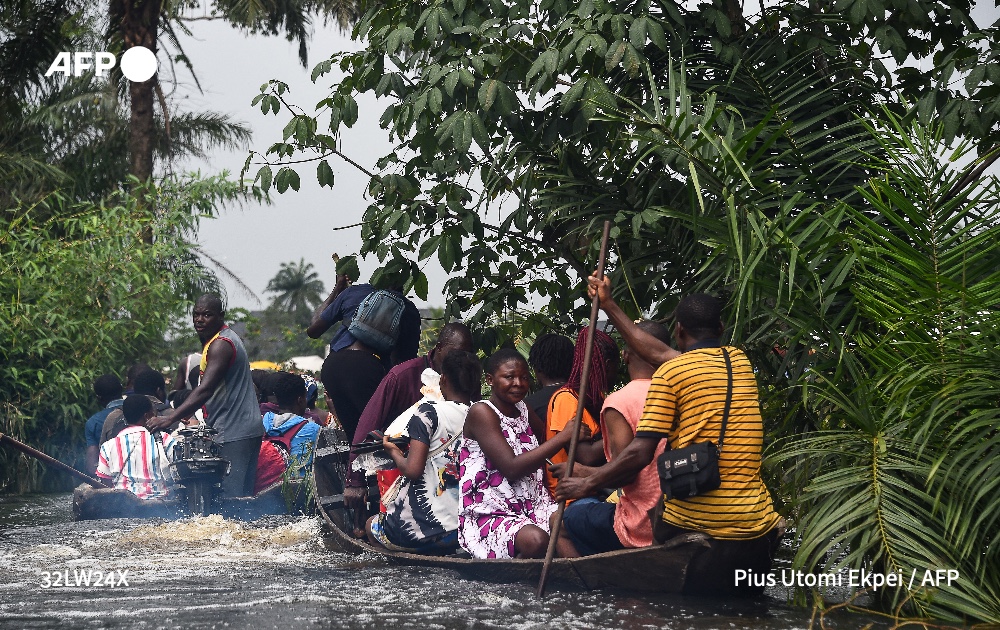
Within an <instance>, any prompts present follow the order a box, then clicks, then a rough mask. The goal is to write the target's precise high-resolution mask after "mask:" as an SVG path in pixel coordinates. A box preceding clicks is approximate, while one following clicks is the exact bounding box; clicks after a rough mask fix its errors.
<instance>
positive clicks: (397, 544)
mask: <svg viewBox="0 0 1000 630" xmlns="http://www.w3.org/2000/svg"><path fill="white" fill-rule="evenodd" d="M482 374H483V368H482V366H481V365H480V363H479V359H478V358H476V355H474V354H472V353H471V352H463V351H460V350H456V351H454V352H451V353H449V354H448V356H446V357H445V359H444V361H443V363H442V365H441V377H440V381H439V385H440V390H441V395H442V397H443V399H437V398H435V397H425V398H424V399H423V400H422V401H421V403H420V404H419V405H418V406H417V407H416V409H415V411H414V412H413V413H412V414H411V416H410V418H409V421H408V422H407V425H406V434H407V435H408V436H409V438H410V446H409V449H408V452H407V453H406V454H404V453H403V451H402V450H401V449H400V448H399V447H398V446H396V445H395V444H393V443H392V442H390V441H389V437H390V436H389V435H388V434H387V435H385V436H384V437H383V439H382V444H383V446H384V447H385V452H386V454H387V455H388V456H389V457H391V458H392V460H393V462H394V463H395V464H396V467H397V468H398V469H399V472H400V476H399V477H398V481H396V482H394V484H393V486H395V487H393V486H390V488H389V491H388V492H387V493H386V495H385V496H383V497H382V502H383V503H384V505H385V507H386V511H385V513H381V514H377V515H375V516H373V517H372V518H371V519H369V521H368V527H367V531H368V535H369V536H368V537H369V540H371V541H372V542H373V543H376V544H379V545H382V546H384V547H386V548H389V549H395V550H400V549H401V550H405V551H410V552H415V553H434V554H439V553H447V552H450V551H454V550H455V548H456V547H458V456H457V451H458V448H457V445H458V444H457V443H458V438H459V437H460V436H461V434H462V428H463V426H464V425H465V417H466V415H467V414H468V413H469V405H470V404H471V402H472V401H473V400H475V399H477V398H479V392H480V380H481V377H482Z"/></svg>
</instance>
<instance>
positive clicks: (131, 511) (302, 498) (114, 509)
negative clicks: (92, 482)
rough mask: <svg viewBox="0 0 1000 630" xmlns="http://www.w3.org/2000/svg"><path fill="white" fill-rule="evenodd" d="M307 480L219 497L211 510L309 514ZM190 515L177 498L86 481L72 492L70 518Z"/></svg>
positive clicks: (247, 517) (249, 515)
mask: <svg viewBox="0 0 1000 630" xmlns="http://www.w3.org/2000/svg"><path fill="white" fill-rule="evenodd" d="M308 489H309V483H308V482H306V481H304V480H297V479H296V480H292V481H289V482H285V483H281V482H279V483H275V484H273V485H272V486H270V487H268V488H265V489H264V490H262V491H261V492H260V493H258V494H256V495H254V496H252V497H233V498H227V497H222V498H219V499H218V500H217V502H216V503H215V504H214V505H213V509H212V510H211V512H212V513H214V514H220V515H222V516H223V517H225V518H229V519H236V520H244V521H252V520H255V519H258V518H260V517H262V516H268V515H274V514H308V513H311V512H310V510H311V508H310V505H311V501H308V498H309V497H308V494H309V492H308ZM184 516H190V513H189V512H188V510H187V505H186V504H185V503H184V502H183V501H182V500H180V499H176V498H175V499H139V498H137V497H136V496H135V495H134V494H132V493H131V492H129V491H128V490H114V489H112V488H92V487H90V486H88V485H86V484H84V485H80V486H78V487H77V488H76V489H75V490H74V491H73V520H76V521H88V520H94V519H102V518H166V519H174V518H181V517H184Z"/></svg>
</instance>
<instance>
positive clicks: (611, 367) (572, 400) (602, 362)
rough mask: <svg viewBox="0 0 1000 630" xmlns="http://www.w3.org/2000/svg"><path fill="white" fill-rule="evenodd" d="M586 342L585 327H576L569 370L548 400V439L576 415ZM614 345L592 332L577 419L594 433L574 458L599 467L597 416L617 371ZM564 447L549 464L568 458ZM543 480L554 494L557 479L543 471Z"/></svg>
mask: <svg viewBox="0 0 1000 630" xmlns="http://www.w3.org/2000/svg"><path fill="white" fill-rule="evenodd" d="M586 345H587V328H586V327H584V328H582V329H580V333H579V334H578V335H577V337H576V348H575V349H574V352H573V367H572V369H571V370H570V375H569V379H567V381H566V384H565V385H563V386H562V387H561V388H559V389H558V390H556V392H555V393H554V394H552V397H551V398H550V399H549V406H548V413H547V414H546V420H545V422H546V439H547V440H551V439H553V438H554V437H555V436H557V435H559V433H560V432H561V431H563V429H565V428H566V425H568V424H570V423H572V422H573V419H574V418H575V417H576V408H577V405H579V400H580V393H579V392H580V381H581V378H582V376H583V365H584V363H583V359H584V354H585V352H586ZM618 365H619V355H618V346H617V345H615V342H614V340H613V339H612V338H611V336H610V335H608V333H606V332H604V331H601V330H595V331H594V349H593V351H592V352H591V355H590V376H589V378H588V379H587V399H586V401H585V405H586V406H585V407H584V408H583V417H582V418H581V422H582V423H583V424H584V425H586V426H587V427H588V428H590V432H591V433H592V434H593V435H594V436H596V437H595V439H594V440H591V441H587V442H580V443H579V444H577V447H576V461H577V462H578V463H580V464H583V465H585V466H600V465H601V464H603V463H605V461H606V460H605V458H604V440H603V436H601V434H600V425H599V424H598V420H597V419H598V418H600V417H601V414H600V410H601V405H602V404H603V403H604V397H605V396H606V395H607V393H608V391H609V390H610V389H611V386H612V384H614V382H615V378H616V375H617V373H618ZM567 450H568V448H567V449H565V450H560V451H559V452H558V453H556V454H554V455H553V456H552V457H551V460H552V463H553V464H562V463H563V462H565V461H566V459H567V457H568V453H567ZM545 483H547V484H548V486H549V493H550V494H551V495H552V496H553V497H554V496H555V494H556V485H557V484H558V480H557V479H556V478H555V477H553V476H552V474H551V473H550V472H549V471H548V470H546V471H545Z"/></svg>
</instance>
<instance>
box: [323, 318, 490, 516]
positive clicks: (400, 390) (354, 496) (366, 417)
mask: <svg viewBox="0 0 1000 630" xmlns="http://www.w3.org/2000/svg"><path fill="white" fill-rule="evenodd" d="M455 350H461V351H463V352H473V350H474V348H473V345H472V331H471V330H469V327H468V326H466V325H465V324H462V323H460V322H449V323H447V324H445V325H444V327H442V328H441V333H440V334H439V335H438V340H437V344H435V346H434V348H433V349H432V350H431V351H430V352H429V353H428V354H427V355H426V356H423V357H417V358H415V359H410V360H409V361H404V362H403V363H400V364H399V365H397V366H396V367H394V368H392V369H391V370H389V373H388V374H386V376H385V378H383V379H382V382H381V383H379V386H378V389H376V390H375V394H374V395H373V396H372V397H371V400H369V401H368V404H367V405H366V406H365V410H364V412H363V413H362V414H361V418H360V419H359V420H358V427H357V429H356V430H355V431H354V434H353V438H354V442H353V443H354V444H358V443H360V442H363V441H364V440H365V438H366V437H368V434H369V433H371V432H372V431H376V430H378V431H384V430H385V429H386V427H387V426H389V423H391V422H392V421H393V420H395V419H396V418H397V417H398V416H399V415H400V414H401V413H403V412H404V411H406V410H407V409H408V408H409V407H410V406H411V405H412V404H413V403H415V402H417V401H418V400H420V399H421V397H422V396H423V394H422V392H421V391H420V390H421V388H423V387H424V382H423V380H422V378H421V375H423V373H424V371H425V370H427V369H428V368H430V369H431V370H432V371H433V372H435V373H437V374H440V373H441V364H442V363H443V362H444V359H445V357H447V356H448V354H449V353H450V352H453V351H455ZM334 404H336V401H335V402H334ZM348 435H351V434H350V433H348ZM354 459H355V456H354V455H353V454H352V455H351V457H350V462H349V466H348V468H349V472H348V474H347V488H346V489H345V491H344V503H346V504H347V506H348V507H350V508H352V509H355V510H357V509H361V508H363V507H364V505H365V502H366V500H367V496H368V489H367V486H366V483H365V476H364V474H363V473H361V472H358V471H354V470H352V469H351V465H353V463H354ZM386 472H388V471H386ZM383 477H384V475H383ZM391 482H392V480H391V479H385V483H387V484H388V483H391Z"/></svg>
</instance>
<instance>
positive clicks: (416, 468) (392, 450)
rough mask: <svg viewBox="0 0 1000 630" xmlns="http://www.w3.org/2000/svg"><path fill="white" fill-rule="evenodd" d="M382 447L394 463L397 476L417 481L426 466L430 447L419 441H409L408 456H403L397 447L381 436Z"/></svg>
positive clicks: (385, 436) (386, 437) (387, 437)
mask: <svg viewBox="0 0 1000 630" xmlns="http://www.w3.org/2000/svg"><path fill="white" fill-rule="evenodd" d="M382 446H384V447H385V452H386V453H388V454H389V457H391V458H392V461H394V462H396V468H398V469H399V474H401V475H403V476H404V477H406V478H407V479H419V478H420V477H422V476H423V474H424V468H425V467H426V465H427V454H428V453H429V452H430V445H428V444H424V443H423V442H421V441H420V440H410V449H409V452H408V454H406V455H403V451H401V450H400V448H399V447H398V446H396V445H395V444H393V443H392V442H390V441H389V436H388V435H383V436H382Z"/></svg>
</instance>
